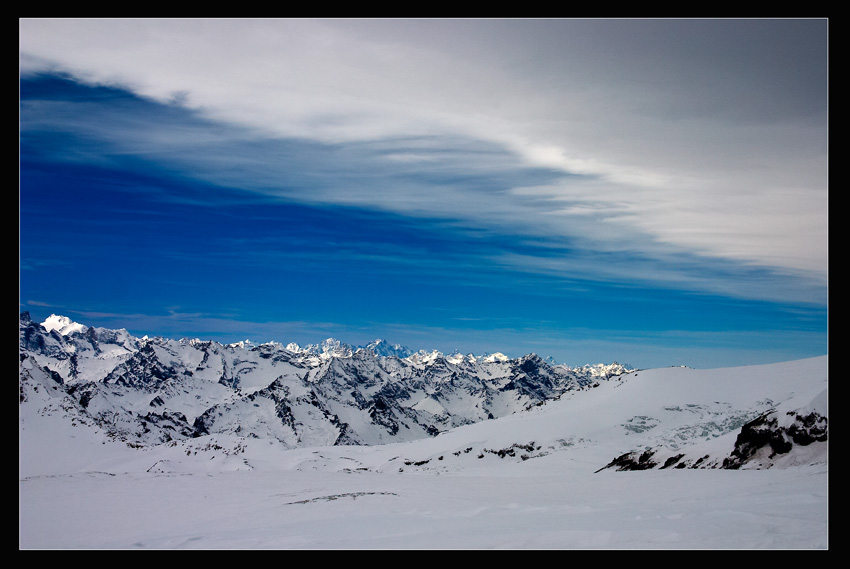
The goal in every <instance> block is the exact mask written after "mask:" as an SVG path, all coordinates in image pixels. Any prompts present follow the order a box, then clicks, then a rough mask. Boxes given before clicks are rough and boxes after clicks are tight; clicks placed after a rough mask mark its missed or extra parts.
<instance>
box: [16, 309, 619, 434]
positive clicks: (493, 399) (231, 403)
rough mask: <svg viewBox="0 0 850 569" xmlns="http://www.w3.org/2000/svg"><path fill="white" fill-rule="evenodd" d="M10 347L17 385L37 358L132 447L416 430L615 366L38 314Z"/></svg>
mask: <svg viewBox="0 0 850 569" xmlns="http://www.w3.org/2000/svg"><path fill="white" fill-rule="evenodd" d="M20 350H21V362H22V366H21V383H22V390H23V391H25V390H26V386H27V384H28V383H29V382H30V381H31V380H30V376H29V374H31V373H35V372H36V370H37V369H39V368H41V369H43V370H44V372H45V373H47V374H49V375H52V376H53V377H54V378H55V379H56V382H57V383H58V384H59V385H60V386H61V389H63V390H64V391H65V392H66V393H67V394H68V396H69V397H71V398H73V399H74V400H75V401H76V402H77V404H78V405H79V407H80V408H81V411H80V413H81V414H82V415H85V416H86V417H87V422H94V423H95V424H97V425H99V426H100V428H102V429H103V430H104V431H106V432H107V433H109V434H110V436H112V437H114V438H116V439H118V440H122V441H125V442H127V443H132V444H137V445H149V444H158V443H164V442H168V441H171V440H182V439H190V438H197V437H199V436H204V435H211V434H234V435H239V436H244V437H252V438H261V439H265V438H271V439H274V440H277V441H281V442H283V443H284V444H285V445H287V446H288V447H292V448H294V447H300V446H315V445H344V444H355V445H360V444H381V443H388V442H398V441H407V440H416V439H420V438H426V437H432V436H435V435H437V434H438V433H440V432H443V431H446V430H448V429H451V428H454V427H457V426H460V425H465V424H471V423H475V422H478V421H482V420H486V419H494V418H497V417H502V416H506V415H510V414H513V413H516V412H519V411H522V410H524V409H529V408H531V407H533V406H535V405H540V404H542V403H544V402H546V401H548V400H552V399H555V398H557V397H560V396H561V395H563V394H564V393H567V392H570V391H574V390H581V389H586V388H589V387H591V386H592V385H595V384H597V382H598V380H600V379H601V380H605V379H609V378H611V377H615V376H616V375H618V374H621V373H624V372H626V371H628V370H626V369H625V368H624V367H622V366H614V367H611V366H603V365H599V366H597V367H592V366H585V367H583V368H579V369H571V368H569V367H566V366H554V367H553V366H550V365H548V364H547V363H545V362H544V361H543V360H542V359H541V358H540V357H538V356H536V355H534V354H529V355H527V356H524V357H522V358H518V359H514V360H511V359H509V358H507V357H506V356H504V355H503V354H493V355H485V356H480V357H476V356H473V355H468V356H461V355H459V354H452V355H449V356H445V355H443V354H442V353H440V352H437V351H432V352H426V351H420V352H413V351H412V350H410V349H408V348H404V347H402V346H399V345H391V344H390V343H389V342H387V341H385V340H376V341H375V342H373V343H370V344H368V345H367V346H364V347H353V346H350V345H348V344H345V343H343V342H340V341H338V340H334V339H332V338H329V339H327V340H325V341H324V342H322V343H321V344H319V345H309V346H307V347H305V348H301V347H299V346H297V345H296V344H287V345H286V346H284V345H283V344H280V343H276V342H269V343H264V344H260V345H254V344H252V343H250V342H239V343H235V344H228V345H222V344H220V343H217V342H211V341H201V340H170V339H165V338H148V337H144V338H134V337H132V336H131V335H129V334H128V333H127V331H126V330H107V329H103V328H95V327H88V326H84V325H82V324H77V323H74V322H72V321H71V320H69V319H68V318H65V317H62V316H56V315H52V316H50V317H49V318H48V319H47V320H46V321H45V322H44V323H42V324H38V323H36V322H33V321H32V320H31V319H30V317H29V314H27V313H24V314H22V315H21V322H20ZM24 362H26V365H24ZM23 391H22V393H23Z"/></svg>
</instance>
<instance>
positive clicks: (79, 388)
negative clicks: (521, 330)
mask: <svg viewBox="0 0 850 569" xmlns="http://www.w3.org/2000/svg"><path fill="white" fill-rule="evenodd" d="M19 356H20V358H19V362H20V363H19V390H20V401H19V477H20V481H19V497H20V534H19V535H20V545H21V547H22V548H27V549H29V548H116V547H117V548H132V549H138V548H210V549H219V548H239V549H244V548H313V549H316V548H357V549H362V548H379V549H386V548H405V549H406V548H452V549H455V548H538V547H546V548H628V549H633V548H671V547H675V548H683V547H693V548H701V549H704V548H735V549H740V548H825V547H827V543H828V538H827V535H828V531H827V526H828V521H827V520H828V516H827V511H828V507H827V496H828V408H829V405H828V402H829V397H828V357H827V356H821V357H815V358H810V359H805V360H797V361H789V362H780V363H773V364H766V365H755V366H744V367H732V368H718V369H702V370H700V369H691V368H688V367H684V366H676V367H669V368H658V369H647V370H638V369H630V368H629V367H628V366H621V365H619V364H610V365H597V366H584V367H581V368H569V367H567V366H562V365H552V364H550V363H548V362H547V361H546V360H543V359H541V358H539V357H538V356H536V355H533V354H529V355H527V356H524V357H521V358H513V359H512V358H508V357H505V356H504V355H501V354H491V355H489V356H482V357H477V356H471V355H461V354H449V355H445V354H440V353H439V352H435V351H431V352H428V351H418V352H413V351H412V350H408V349H405V348H403V347H401V346H393V345H391V344H390V343H388V342H375V343H372V344H371V345H370V346H361V347H355V346H349V345H345V344H344V343H342V342H338V341H336V340H329V341H326V342H322V343H320V344H317V345H313V346H307V347H305V348H301V347H299V346H297V345H295V344H288V345H283V344H279V343H273V342H271V343H265V344H259V345H254V344H253V343H251V342H239V343H235V344H226V345H225V344H220V343H217V342H211V341H201V340H185V339H184V340H171V339H166V338H148V337H142V338H137V337H134V336H132V335H131V334H129V333H128V332H127V331H126V330H109V329H103V328H95V327H89V326H85V325H82V324H79V323H75V322H72V321H71V320H69V319H67V318H64V317H59V316H51V317H50V318H48V319H46V320H45V321H44V322H42V323H37V322H33V321H32V320H31V319H30V317H29V315H28V314H26V313H24V314H21V318H20V341H19ZM620 471H632V472H620ZM634 471H642V472H634Z"/></svg>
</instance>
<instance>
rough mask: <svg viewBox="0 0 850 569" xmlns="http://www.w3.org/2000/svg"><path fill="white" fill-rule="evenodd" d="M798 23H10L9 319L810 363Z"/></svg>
mask: <svg viewBox="0 0 850 569" xmlns="http://www.w3.org/2000/svg"><path fill="white" fill-rule="evenodd" d="M826 32H827V22H826V21H825V20H764V21H763V20H741V21H738V20H683V21H678V20H661V21H654V20H459V21H454V20H376V21H372V20H242V19H240V20H85V19H72V20H48V19H32V20H29V19H27V20H21V21H20V39H21V42H20V44H21V47H20V70H21V73H20V190H19V206H20V217H19V219H20V272H19V274H20V299H19V303H20V309H21V310H29V311H30V313H31V314H32V315H33V317H34V318H36V319H43V318H45V317H47V316H48V315H50V314H51V313H57V314H63V315H66V316H68V317H70V318H72V319H75V320H77V321H80V322H82V323H84V324H88V325H95V326H107V327H122V328H126V329H128V330H129V331H130V332H132V333H134V334H137V335H143V334H148V335H164V336H168V337H200V338H203V339H215V340H220V341H225V342H231V341H237V340H241V339H246V338H250V339H251V340H253V341H255V342H262V341H268V340H275V341H280V342H284V343H287V342H291V341H294V342H297V343H299V344H302V345H304V344H308V343H317V342H319V341H321V340H322V339H324V338H327V337H335V338H338V339H340V340H343V341H346V342H349V343H353V344H364V343H367V342H368V341H370V340H373V339H375V338H386V339H388V340H390V341H391V342H398V343H402V344H405V345H408V346H410V347H411V348H414V349H421V348H424V349H432V348H436V349H440V350H443V351H447V352H448V351H453V350H455V349H457V350H460V351H462V352H465V353H468V352H474V353H482V352H493V351H501V352H504V353H506V354H508V355H510V356H519V355H523V354H525V353H529V352H535V353H538V354H540V355H542V356H553V357H554V358H555V359H556V360H558V361H561V362H564V363H568V364H571V365H582V364H584V363H597V362H603V361H604V362H610V361H614V360H617V361H620V362H627V363H630V364H631V365H634V366H638V367H644V368H646V367H659V366H666V365H679V364H685V365H690V366H693V367H717V366H726V365H747V364H757V363H767V362H772V361H782V360H789V359H796V358H801V357H809V356H815V355H822V354H824V353H826V348H827V346H826V339H827V272H828V257H827V249H828V247H827V243H828V239H827V230H828V227H827V222H828V219H827V217H828V216H827V202H828V185H827V157H828V153H827V143H826V142H827V141H826V137H827V39H826Z"/></svg>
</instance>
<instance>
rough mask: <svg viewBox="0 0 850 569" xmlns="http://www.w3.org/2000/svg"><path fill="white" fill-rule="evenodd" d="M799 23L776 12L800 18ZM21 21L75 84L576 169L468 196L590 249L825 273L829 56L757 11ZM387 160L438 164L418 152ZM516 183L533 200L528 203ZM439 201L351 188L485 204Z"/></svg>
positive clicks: (42, 53) (43, 55) (253, 121)
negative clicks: (462, 145) (602, 17)
mask: <svg viewBox="0 0 850 569" xmlns="http://www.w3.org/2000/svg"><path fill="white" fill-rule="evenodd" d="M793 24H794V23H793V22H790V23H785V22H778V23H775V24H773V25H778V26H785V27H789V29H791V30H794V31H796V30H797V28H798V27H799V26H798V27H795V26H794V25H793ZM817 24H818V22H814V25H815V26H817ZM20 25H21V35H20V37H21V52H22V58H21V68H22V71H23V72H27V71H30V70H38V69H45V68H48V67H46V66H48V65H54V64H55V65H57V66H58V67H59V68H61V69H65V70H68V71H70V72H71V73H73V74H74V75H75V76H77V77H78V78H80V79H81V80H84V81H88V82H93V83H106V84H116V85H120V86H123V87H127V88H130V89H132V90H133V91H134V92H136V93H138V94H140V95H143V96H146V97H151V98H154V99H156V100H159V101H162V102H167V103H170V104H181V105H184V106H187V107H189V108H192V109H196V110H198V111H200V112H202V113H203V114H204V115H205V116H207V117H209V118H212V119H215V120H222V121H226V122H230V123H235V124H239V125H243V126H247V127H250V128H251V129H255V130H256V131H257V132H258V133H261V134H264V135H270V136H279V137H301V138H305V139H310V140H318V141H322V142H334V143H338V142H368V141H371V142H375V141H380V140H384V139H388V138H395V137H409V136H414V137H415V136H421V137H425V136H447V137H453V138H454V137H466V138H471V139H475V140H480V141H483V142H486V143H494V144H498V145H500V146H502V147H504V148H507V149H509V150H511V151H512V152H514V153H516V155H517V156H518V157H520V158H522V159H523V160H525V161H526V163H527V164H529V165H533V166H542V167H546V168H552V169H556V170H559V171H563V172H564V173H565V174H580V175H584V176H588V177H589V178H588V179H575V178H566V179H565V180H564V182H563V183H561V184H554V185H547V186H545V187H536V188H533V189H528V188H520V187H517V188H516V189H515V191H514V192H513V193H511V194H502V195H500V197H499V199H500V200H502V201H501V203H500V204H499V205H498V206H495V205H494V206H492V211H491V212H488V211H487V210H484V211H481V210H479V211H477V212H475V213H474V215H476V216H477V218H478V220H479V221H480V220H481V219H482V218H483V217H485V216H486V215H489V214H492V217H493V218H494V219H502V218H504V219H507V218H508V217H510V213H511V212H513V216H514V219H515V221H521V222H525V223H527V224H529V226H533V227H534V228H535V232H538V233H539V232H541V231H542V230H544V229H545V231H549V232H552V233H553V234H555V235H556V236H564V235H570V236H575V234H576V231H577V229H581V231H582V232H583V233H582V234H581V236H582V238H583V239H590V238H595V239H597V240H598V241H599V242H600V244H601V246H603V247H620V246H622V247H626V244H628V243H631V246H635V244H638V243H639V244H640V246H641V247H645V248H652V247H658V248H659V251H664V252H667V251H669V250H681V251H693V252H696V253H699V254H704V255H712V256H719V257H723V258H728V259H734V260H736V261H742V262H746V263H752V264H762V265H765V266H771V267H777V268H781V269H784V270H789V271H806V272H811V273H814V274H817V275H822V276H823V275H825V273H826V266H827V259H826V242H827V238H826V235H827V223H826V217H827V180H826V175H825V172H826V156H827V153H826V140H825V134H826V120H825V101H822V100H820V96H821V92H822V90H823V93H824V94H825V75H822V76H821V75H818V74H817V73H815V74H814V75H811V73H812V71H811V69H810V68H817V69H819V66H821V65H823V66H824V68H825V58H826V53H825V51H823V52H822V53H821V52H820V51H818V50H819V49H820V47H819V46H820V44H818V43H817V42H815V43H816V44H817V45H815V47H814V48H813V49H812V50H811V51H809V50H808V48H807V47H806V45H803V44H800V43H797V44H795V48H794V49H795V51H789V49H788V48H786V47H784V46H783V44H782V43H781V42H780V41H775V42H774V40H773V39H771V36H769V35H767V34H764V33H763V32H764V26H765V25H767V24H763V23H761V22H751V23H750V25H749V26H747V23H746V22H740V23H739V22H731V23H724V22H702V21H699V20H697V21H688V22H686V23H685V24H684V27H681V26H677V24H676V23H675V22H668V23H664V22H653V21H649V22H628V21H610V22H608V21H601V22H600V21H594V22H586V21H572V20H567V21H560V20H554V21H550V20H544V21H537V20H523V21H504V20H486V21H475V20H472V21H445V20H421V21H420V20H405V21H395V20H385V21H369V20H318V21H315V20H29V19H25V20H22V21H21V22H20ZM811 26H812V23H806V24H804V25H803V27H811ZM824 28H825V26H824ZM780 39H781V38H780ZM803 39H804V40H808V39H811V38H810V37H806V38H803ZM814 39H816V40H818V39H819V38H818V37H815V38H814ZM824 42H825V40H824ZM824 45H825V43H824ZM803 55H807V56H808V57H809V58H810V59H804V58H803ZM819 56H822V57H823V60H820V59H818V57H819ZM807 66H808V67H807ZM802 79H809V80H810V81H809V83H812V81H811V79H814V81H815V82H817V81H821V80H822V81H823V83H824V84H823V85H820V84H813V85H808V86H806V85H801V83H804V81H802ZM809 87H812V92H811V93H809V92H808V91H806V89H807V88H809ZM824 98H825V97H824ZM386 158H387V160H391V161H395V162H402V163H405V164H411V165H412V164H421V165H422V166H423V167H428V166H431V165H433V164H434V162H435V161H434V160H433V155H428V154H417V153H415V152H402V153H399V154H392V153H390V154H388V155H387V157H386ZM530 196H536V197H538V198H540V199H539V200H538V201H536V202H534V203H533V204H532V203H530V202H528V198H529V197H530ZM436 197H437V198H438V199H428V197H423V196H420V195H399V194H391V193H386V192H384V193H382V192H372V193H363V194H354V195H352V194H346V196H345V199H347V200H353V201H354V202H355V203H357V202H366V201H368V200H380V203H376V204H375V205H377V206H379V207H385V208H388V209H398V210H401V211H408V210H412V209H415V210H416V211H417V213H420V214H427V213H428V211H427V210H428V208H429V207H433V208H434V211H433V213H435V214H439V213H441V212H442V211H443V210H444V209H445V208H447V207H451V208H452V209H453V210H454V211H456V212H457V211H458V210H459V209H462V208H465V207H469V206H470V205H471V204H473V203H476V201H477V200H479V196H460V195H452V196H450V197H446V196H436ZM443 198H445V199H448V200H449V203H446V202H445V201H442V202H441V201H440V199H443ZM337 199H342V197H341V195H339V196H337ZM429 203H430V204H432V205H430V206H429ZM541 213H547V214H550V215H547V216H544V217H543V218H542V219H541V217H540V214H541ZM470 215H473V212H471V211H470ZM594 221H596V223H593V222H594ZM635 233H637V235H638V237H637V238H635ZM646 252H647V253H649V252H650V251H649V249H647V250H646Z"/></svg>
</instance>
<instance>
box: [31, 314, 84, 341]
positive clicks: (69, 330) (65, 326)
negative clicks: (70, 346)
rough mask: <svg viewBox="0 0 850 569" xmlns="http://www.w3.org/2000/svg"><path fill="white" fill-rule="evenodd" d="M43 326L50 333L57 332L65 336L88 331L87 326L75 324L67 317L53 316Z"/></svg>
mask: <svg viewBox="0 0 850 569" xmlns="http://www.w3.org/2000/svg"><path fill="white" fill-rule="evenodd" d="M41 325H42V326H44V329H45V330H47V331H48V332H50V331H52V330H56V331H57V332H59V333H60V334H62V335H63V336H67V335H69V334H73V333H74V332H80V333H83V332H85V331H86V330H87V329H88V328H87V327H86V326H84V325H82V324H78V323H77V322H74V321H73V320H71V319H70V318H68V317H67V316H59V315H58V314H51V315H50V316H48V317H47V320H45V321H44V322H42V323H41Z"/></svg>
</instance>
